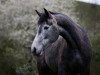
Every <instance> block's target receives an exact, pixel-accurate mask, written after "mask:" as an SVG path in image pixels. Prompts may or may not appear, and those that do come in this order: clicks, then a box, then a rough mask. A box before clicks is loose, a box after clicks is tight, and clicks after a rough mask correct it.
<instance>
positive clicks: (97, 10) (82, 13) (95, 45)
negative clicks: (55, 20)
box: [0, 0, 100, 75]
mask: <svg viewBox="0 0 100 75" xmlns="http://www.w3.org/2000/svg"><path fill="white" fill-rule="evenodd" d="M44 7H45V8H46V9H48V10H50V11H56V12H61V13H64V14H66V15H68V16H70V17H71V18H72V19H73V20H74V21H75V22H77V23H78V24H80V25H81V26H83V27H84V28H85V29H86V30H87V32H88V35H89V38H90V40H91V44H92V49H93V56H92V61H91V75H99V74H100V71H99V68H100V59H99V58H100V51H99V49H100V40H99V38H100V26H99V24H100V6H95V5H89V4H85V3H79V2H76V1H75V0H0V75H38V72H37V68H36V60H35V57H34V56H33V55H32V54H31V52H30V46H31V43H32V40H33V39H34V35H35V33H36V32H35V27H36V23H37V20H38V17H37V15H36V13H35V9H37V10H39V11H41V12H43V11H42V9H43V8H44Z"/></svg>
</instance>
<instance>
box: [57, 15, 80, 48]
mask: <svg viewBox="0 0 100 75" xmlns="http://www.w3.org/2000/svg"><path fill="white" fill-rule="evenodd" d="M56 20H57V23H58V25H59V28H60V35H61V36H62V37H63V38H64V39H65V40H66V41H67V42H68V43H69V44H70V46H71V47H73V48H74V49H81V46H80V45H81V39H80V36H79V33H78V32H79V31H78V29H79V28H78V26H77V25H76V24H75V23H74V22H73V21H72V20H71V19H70V18H69V17H68V16H66V15H62V14H61V15H57V16H56Z"/></svg>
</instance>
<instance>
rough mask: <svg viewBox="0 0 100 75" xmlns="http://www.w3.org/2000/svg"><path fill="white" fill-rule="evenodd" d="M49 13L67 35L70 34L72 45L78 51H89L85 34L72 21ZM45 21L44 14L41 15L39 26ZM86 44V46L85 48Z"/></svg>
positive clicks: (61, 15)
mask: <svg viewBox="0 0 100 75" xmlns="http://www.w3.org/2000/svg"><path fill="white" fill-rule="evenodd" d="M49 12H50V13H51V14H52V15H54V16H55V19H56V21H57V24H58V25H59V26H60V27H62V28H63V29H65V30H66V31H67V32H68V34H70V37H71V38H72V40H73V41H74V42H73V43H75V44H76V46H77V49H78V50H82V49H83V50H84V49H85V48H87V49H90V45H89V40H88V38H87V34H86V32H85V31H84V30H83V29H82V28H81V27H80V26H79V25H77V24H76V23H75V22H73V20H72V19H71V18H69V17H68V16H67V15H64V14H61V13H57V12H51V11H49ZM47 19H48V18H47V17H46V15H45V13H42V16H41V17H40V19H39V21H38V23H40V24H41V23H43V22H46V21H47ZM86 44H88V45H87V46H85V45H86ZM84 47H85V48H84Z"/></svg>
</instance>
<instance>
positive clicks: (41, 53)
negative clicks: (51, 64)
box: [33, 50, 43, 56]
mask: <svg viewBox="0 0 100 75" xmlns="http://www.w3.org/2000/svg"><path fill="white" fill-rule="evenodd" d="M42 51H43V50H42ZM42 51H40V52H38V53H37V52H36V53H33V55H35V56H41V55H43V52H42Z"/></svg>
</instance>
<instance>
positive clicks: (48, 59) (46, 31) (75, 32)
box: [31, 8, 91, 75]
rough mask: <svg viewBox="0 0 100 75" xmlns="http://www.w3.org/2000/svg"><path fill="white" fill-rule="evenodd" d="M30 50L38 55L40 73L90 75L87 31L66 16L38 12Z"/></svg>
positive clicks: (49, 12)
mask: <svg viewBox="0 0 100 75" xmlns="http://www.w3.org/2000/svg"><path fill="white" fill-rule="evenodd" d="M36 12H37V14H38V15H39V21H38V26H37V34H36V36H35V39H34V41H33V43H32V46H31V51H32V53H34V54H35V55H36V56H37V67H38V71H39V75H90V59H91V46H90V43H89V40H88V37H87V34H86V32H85V31H84V30H83V29H82V28H81V27H80V26H78V25H77V24H76V23H74V22H73V21H72V20H71V19H70V18H69V17H68V16H66V15H64V14H61V13H55V12H51V11H47V10H46V9H45V8H44V13H39V12H38V11H37V10H36Z"/></svg>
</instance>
